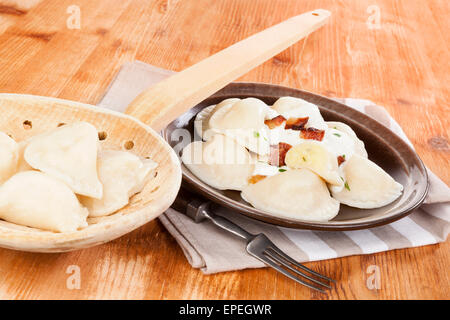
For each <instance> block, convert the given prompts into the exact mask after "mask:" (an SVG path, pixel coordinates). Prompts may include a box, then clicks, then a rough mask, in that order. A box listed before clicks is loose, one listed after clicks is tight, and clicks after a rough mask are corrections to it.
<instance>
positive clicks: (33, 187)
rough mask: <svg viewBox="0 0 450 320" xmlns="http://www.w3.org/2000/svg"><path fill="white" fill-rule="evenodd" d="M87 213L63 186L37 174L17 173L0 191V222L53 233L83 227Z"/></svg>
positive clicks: (58, 181) (68, 189)
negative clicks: (0, 220) (4, 221)
mask: <svg viewBox="0 0 450 320" xmlns="http://www.w3.org/2000/svg"><path fill="white" fill-rule="evenodd" d="M87 216H88V211H87V209H86V208H83V207H82V206H81V204H80V202H79V201H78V199H77V197H76V196H75V194H74V193H73V191H72V190H71V189H70V188H69V187H68V186H67V185H66V184H64V182H62V181H60V180H58V179H55V178H53V177H51V176H49V175H47V174H45V173H42V172H38V171H25V172H20V173H17V174H16V175H14V176H13V177H11V178H10V179H9V180H8V181H6V182H5V183H4V184H3V185H2V186H1V187H0V218H1V219H3V220H6V221H8V222H12V223H15V224H19V225H24V226H28V227H32V228H39V229H43V230H49V231H55V232H72V231H76V230H78V229H79V228H83V227H86V226H87V222H86V218H87Z"/></svg>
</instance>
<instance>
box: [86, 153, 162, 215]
mask: <svg viewBox="0 0 450 320" xmlns="http://www.w3.org/2000/svg"><path fill="white" fill-rule="evenodd" d="M97 166H98V176H99V179H100V181H101V183H102V185H103V197H102V198H101V199H94V198H89V197H85V196H80V201H81V203H82V204H83V205H84V206H86V207H87V208H88V210H89V216H90V217H99V216H105V215H109V214H111V213H114V212H116V211H117V210H119V209H121V208H123V207H124V206H126V205H127V204H128V202H129V199H130V197H131V196H133V195H134V194H136V193H138V192H140V191H142V189H143V187H144V185H145V180H146V178H147V176H148V175H149V173H150V172H151V170H153V169H154V168H156V167H157V164H156V162H154V161H152V160H150V159H146V160H144V161H142V160H141V159H140V158H139V157H138V156H136V155H134V154H132V153H130V152H126V151H115V150H102V151H101V152H100V153H99V157H98V162H97Z"/></svg>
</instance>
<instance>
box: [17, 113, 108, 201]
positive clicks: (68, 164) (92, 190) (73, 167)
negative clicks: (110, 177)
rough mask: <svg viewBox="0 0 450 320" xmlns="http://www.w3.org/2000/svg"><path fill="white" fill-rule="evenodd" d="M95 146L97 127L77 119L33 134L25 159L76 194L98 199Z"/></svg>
mask: <svg viewBox="0 0 450 320" xmlns="http://www.w3.org/2000/svg"><path fill="white" fill-rule="evenodd" d="M97 148H98V133H97V129H96V128H95V127H94V126H93V125H91V124H89V123H87V122H78V123H74V124H67V125H64V126H62V127H59V128H57V129H55V130H54V131H51V132H48V133H44V134H42V135H39V136H34V137H33V138H32V139H31V140H30V142H29V143H28V145H27V146H26V148H25V152H24V158H25V161H26V162H27V163H28V164H29V165H30V166H31V167H33V168H34V169H37V170H40V171H42V172H45V173H48V174H49V175H51V176H53V177H55V178H57V179H60V180H62V181H64V182H65V183H66V184H67V185H68V186H69V187H70V188H71V189H72V190H73V191H74V192H75V193H77V194H80V195H84V196H88V197H93V198H97V199H100V198H101V197H102V184H101V183H100V181H99V180H98V177H97Z"/></svg>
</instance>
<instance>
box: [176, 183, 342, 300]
mask: <svg viewBox="0 0 450 320" xmlns="http://www.w3.org/2000/svg"><path fill="white" fill-rule="evenodd" d="M185 192H186V191H185ZM180 198H181V197H180V195H179V196H178V198H177V201H176V203H175V206H174V207H175V209H177V210H185V214H186V215H187V216H188V217H190V218H191V219H192V220H194V222H195V223H200V222H202V221H205V220H210V221H212V222H213V223H214V224H215V225H216V226H218V227H220V228H222V229H224V230H226V231H229V232H231V233H233V234H235V235H237V236H239V237H241V238H243V239H245V240H246V241H247V246H246V249H247V252H248V253H249V254H250V255H252V256H253V257H255V258H256V259H259V260H260V261H262V262H264V263H265V264H267V265H268V266H269V267H272V268H274V269H275V270H277V271H278V272H280V273H282V274H283V275H285V276H286V277H288V278H290V279H292V280H294V281H296V282H298V283H300V284H302V285H304V286H307V287H309V288H311V289H314V290H317V291H320V292H323V293H324V292H325V291H324V290H323V289H322V287H326V288H331V286H330V282H335V281H334V280H333V279H330V278H328V277H325V276H323V275H321V274H319V273H317V272H315V271H313V270H311V269H309V268H307V267H305V266H303V265H301V264H300V263H298V262H297V261H295V260H294V259H292V258H291V257H289V256H288V255H287V254H285V253H284V252H283V251H281V250H280V249H279V248H278V247H277V246H276V245H275V244H274V243H273V242H272V241H270V240H269V238H267V237H266V236H265V235H264V234H262V233H260V234H256V235H255V234H251V233H249V232H247V231H246V230H244V229H242V228H241V227H239V226H238V225H236V224H235V223H233V222H231V221H230V220H228V219H226V218H224V217H222V216H218V215H216V214H214V213H213V212H212V210H211V204H212V203H211V202H210V201H204V200H200V199H197V198H194V199H192V197H190V198H191V199H192V200H190V201H187V200H186V198H184V199H182V200H181V199H180ZM180 202H182V203H180ZM299 269H300V270H299ZM307 273H309V274H307ZM312 276H315V277H316V278H314V277H312ZM317 278H319V279H322V281H319V280H318V279H317ZM306 280H309V281H306Z"/></svg>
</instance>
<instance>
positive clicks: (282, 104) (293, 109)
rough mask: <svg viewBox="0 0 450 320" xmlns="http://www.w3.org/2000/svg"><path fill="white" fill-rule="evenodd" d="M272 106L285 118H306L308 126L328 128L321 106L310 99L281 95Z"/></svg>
mask: <svg viewBox="0 0 450 320" xmlns="http://www.w3.org/2000/svg"><path fill="white" fill-rule="evenodd" d="M272 108H273V109H274V110H275V111H276V112H278V113H279V114H281V115H282V116H283V117H284V118H286V119H289V118H306V117H308V118H309V119H308V122H307V123H306V125H305V127H306V128H310V127H311V128H316V129H320V130H325V129H327V128H328V126H327V124H326V123H325V120H323V118H322V115H321V114H320V110H319V108H318V107H317V106H316V105H315V104H312V103H309V102H308V101H305V100H303V99H300V98H294V97H281V98H280V99H278V100H277V101H276V102H275V103H274V104H273V106H272Z"/></svg>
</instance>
